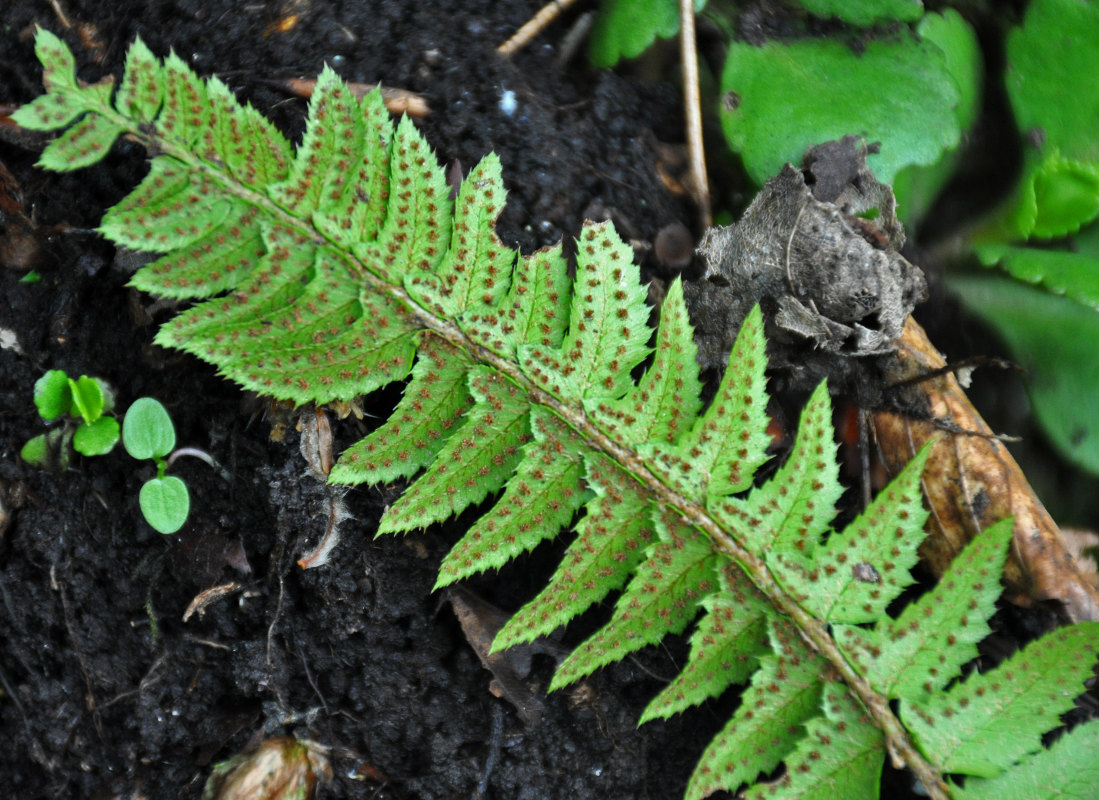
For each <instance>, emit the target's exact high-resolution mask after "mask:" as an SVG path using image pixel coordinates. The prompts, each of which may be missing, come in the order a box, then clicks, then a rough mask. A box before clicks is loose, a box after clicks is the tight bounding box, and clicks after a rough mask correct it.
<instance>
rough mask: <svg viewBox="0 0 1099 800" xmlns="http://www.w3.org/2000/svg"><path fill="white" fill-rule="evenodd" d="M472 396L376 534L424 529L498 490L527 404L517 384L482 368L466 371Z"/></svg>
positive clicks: (521, 438)
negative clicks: (457, 425) (471, 402)
mask: <svg viewBox="0 0 1099 800" xmlns="http://www.w3.org/2000/svg"><path fill="white" fill-rule="evenodd" d="M469 389H470V394H471V395H472V396H473V398H474V400H475V403H476V404H475V405H474V407H473V409H472V410H471V411H470V412H469V414H468V415H466V419H465V422H464V423H463V425H462V427H461V428H459V429H458V430H457V431H455V432H454V435H453V436H451V437H450V439H448V440H447V443H446V445H445V446H444V447H443V450H442V451H441V452H440V453H439V455H438V457H437V458H436V459H435V461H434V463H433V464H432V466H431V467H430V468H429V469H428V470H427V472H425V473H424V474H423V475H422V476H421V477H420V478H419V480H417V481H416V482H415V483H414V484H412V486H411V487H409V489H408V491H406V492H405V493H404V494H403V495H402V496H401V498H400V500H398V501H397V502H396V503H394V504H393V505H392V506H390V507H389V510H388V511H386V513H385V515H384V516H383V517H382V519H381V522H380V523H378V533H379V534H383V533H396V532H400V531H409V530H415V529H416V528H426V527H427V526H428V525H430V524H431V523H433V522H441V521H442V520H444V519H447V518H448V517H451V516H454V515H457V514H460V513H461V512H462V511H464V510H465V509H466V508H467V507H468V506H470V505H473V504H474V503H479V502H481V501H482V500H484V499H485V497H487V496H488V494H489V493H490V492H495V491H497V490H498V489H500V488H501V487H502V486H503V485H504V482H505V481H506V480H507V479H508V476H509V475H511V473H512V472H513V471H514V470H515V467H516V464H517V463H518V461H519V458H520V448H521V447H522V446H523V445H524V444H526V442H527V441H528V440H529V439H530V429H529V424H528V417H529V416H530V406H529V404H528V403H527V402H526V401H525V400H524V399H523V398H522V397H521V396H520V394H519V391H518V387H516V386H515V385H514V384H513V383H511V382H509V381H507V380H506V379H504V378H502V377H501V376H500V375H499V374H498V373H496V372H493V371H491V370H488V369H485V368H483V367H474V368H473V369H472V370H470V378H469Z"/></svg>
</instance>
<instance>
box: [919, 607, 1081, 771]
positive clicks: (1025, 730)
mask: <svg viewBox="0 0 1099 800" xmlns="http://www.w3.org/2000/svg"><path fill="white" fill-rule="evenodd" d="M1097 651H1099V622H1083V623H1079V624H1077V625H1074V626H1072V627H1070V628H1061V629H1060V630H1056V631H1054V632H1053V633H1051V634H1048V635H1047V636H1045V637H1043V638H1041V639H1039V640H1038V641H1035V642H1031V643H1030V644H1028V645H1027V646H1026V647H1024V648H1023V649H1022V650H1021V651H1020V652H1018V653H1016V654H1015V655H1014V656H1012V657H1011V658H1009V659H1008V660H1007V661H1005V662H1004V663H1003V664H1001V665H1000V666H999V667H997V668H996V669H994V670H992V671H991V672H985V673H982V674H976V675H971V676H970V677H969V678H967V679H966V680H965V681H963V682H962V683H959V684H957V685H955V686H953V687H951V688H950V689H949V690H948V691H946V692H942V693H939V694H936V695H932V696H931V697H929V698H927V700H926V701H925V702H904V701H902V705H901V708H902V714H903V716H904V717H905V719H906V720H907V724H908V726H909V729H910V730H911V731H912V732H913V734H914V735H915V737H916V740H917V742H919V744H920V747H921V748H922V749H923V751H924V752H925V753H927V754H928V755H929V756H930V757H932V758H933V759H935V761H936V763H939V764H942V765H943V767H944V769H945V770H946V771H948V772H957V773H962V774H965V775H976V776H978V777H983V778H994V777H996V776H997V775H999V774H1000V773H1001V772H1002V771H1003V770H1005V769H1008V768H1009V767H1011V766H1012V765H1013V764H1014V763H1015V762H1016V761H1018V760H1019V759H1021V758H1023V757H1024V756H1026V755H1028V754H1030V753H1035V752H1037V751H1038V750H1040V749H1041V746H1042V734H1043V733H1044V732H1045V731H1048V730H1050V729H1052V728H1054V727H1056V726H1057V725H1058V723H1059V722H1060V719H1059V717H1060V715H1061V714H1064V713H1065V712H1066V711H1068V710H1069V709H1071V708H1072V705H1073V700H1074V699H1075V698H1076V697H1077V695H1079V693H1080V689H1081V687H1082V686H1083V684H1084V680H1085V679H1086V678H1089V677H1091V674H1092V669H1093V668H1094V666H1095V657H1096V652H1097Z"/></svg>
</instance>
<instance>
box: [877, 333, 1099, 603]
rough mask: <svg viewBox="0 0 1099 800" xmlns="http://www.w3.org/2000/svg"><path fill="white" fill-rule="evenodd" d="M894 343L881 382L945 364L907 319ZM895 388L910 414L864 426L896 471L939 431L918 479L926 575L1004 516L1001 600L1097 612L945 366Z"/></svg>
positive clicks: (1047, 521) (1046, 519)
mask: <svg viewBox="0 0 1099 800" xmlns="http://www.w3.org/2000/svg"><path fill="white" fill-rule="evenodd" d="M896 346H897V352H896V357H895V359H891V360H890V361H891V362H892V363H889V362H887V365H886V381H887V383H890V384H898V383H903V382H905V381H913V379H918V378H919V377H920V376H922V375H926V374H928V373H932V372H934V371H935V370H940V369H942V368H944V367H945V366H946V362H945V360H944V359H943V357H942V355H941V354H940V353H939V352H938V351H937V350H936V349H935V348H934V346H932V344H931V342H929V341H928V339H927V335H926V334H925V333H924V331H923V328H921V327H920V326H919V325H918V324H917V323H916V322H915V321H914V320H912V319H911V318H910V319H909V320H908V321H907V322H906V323H905V326H904V333H903V334H902V336H901V337H900V338H899V339H898V340H897V342H896ZM903 395H904V398H903V399H904V405H905V406H906V407H909V408H911V409H912V412H911V413H895V412H887V411H881V412H878V413H876V414H874V415H873V428H874V434H875V436H876V438H877V442H878V448H879V453H880V457H881V459H882V461H883V463H884V464H885V465H886V468H887V469H888V470H889V471H890V472H891V473H896V472H897V471H899V470H900V469H901V468H902V467H903V466H904V465H905V464H906V463H907V462H908V460H909V459H910V458H911V457H912V456H913V455H915V454H916V452H917V451H918V450H919V449H920V447H921V446H922V445H923V444H924V443H925V442H927V441H929V440H931V439H934V438H938V439H939V443H938V444H936V445H935V449H934V451H933V452H932V455H931V460H930V461H929V462H928V466H927V469H926V470H925V471H924V477H923V490H924V495H925V497H926V498H927V502H928V506H929V508H930V509H931V520H930V523H929V524H930V525H931V528H932V530H931V534H930V535H929V536H928V538H927V539H926V540H925V542H924V545H923V547H922V549H921V554H922V555H923V557H924V558H925V559H926V560H927V562H928V564H929V565H930V566H931V568H932V569H933V570H934V571H935V573H936V574H942V571H943V570H944V569H946V566H947V565H948V564H949V563H950V562H951V560H953V558H954V556H955V555H957V554H958V552H959V551H960V550H961V549H962V547H963V546H965V544H966V543H967V542H968V541H970V540H971V539H972V538H973V537H974V536H976V535H977V534H978V533H979V532H980V531H982V530H984V529H985V528H987V527H988V526H989V525H991V524H992V523H994V522H996V521H997V520H1000V519H1003V518H1005V517H1008V516H1013V517H1014V518H1015V537H1014V542H1013V545H1012V550H1011V557H1010V558H1009V560H1008V563H1007V566H1006V568H1005V570H1004V583H1005V584H1006V586H1007V590H1008V596H1009V599H1011V600H1012V601H1013V602H1015V603H1019V604H1022V605H1029V604H1030V603H1031V602H1033V601H1035V600H1057V601H1060V602H1061V603H1062V604H1063V605H1064V609H1065V613H1066V614H1067V615H1068V617H1069V618H1070V619H1072V620H1074V621H1080V620H1096V619H1099V591H1097V590H1096V586H1095V584H1094V583H1093V582H1092V581H1090V580H1088V579H1087V578H1086V577H1084V575H1083V574H1082V573H1081V571H1080V569H1079V567H1078V566H1077V563H1076V560H1075V559H1074V558H1073V557H1072V555H1071V554H1070V552H1069V551H1068V549H1067V548H1066V545H1065V539H1064V537H1062V535H1061V531H1060V529H1059V528H1058V527H1057V523H1056V522H1054V521H1053V518H1052V517H1051V516H1050V515H1049V512H1048V511H1046V509H1045V507H1044V506H1043V505H1042V503H1041V501H1040V500H1039V499H1038V497H1037V496H1036V495H1035V494H1034V490H1033V489H1032V488H1031V486H1030V484H1029V483H1028V482H1027V480H1026V477H1025V476H1024V475H1023V472H1022V470H1021V469H1020V467H1019V465H1018V464H1017V463H1016V462H1015V459H1014V458H1012V456H1011V454H1010V453H1009V452H1008V451H1007V448H1006V447H1005V446H1004V444H1003V442H1001V441H999V440H997V439H996V437H995V436H994V435H993V432H992V430H991V429H990V428H989V427H988V425H987V424H986V423H985V421H984V420H983V419H981V416H980V414H978V413H977V410H976V409H975V408H974V407H973V405H972V404H971V403H970V402H969V399H968V398H967V397H966V395H965V392H964V391H963V390H962V387H961V385H959V383H958V380H957V378H955V377H954V375H953V374H952V373H949V372H947V373H944V374H940V375H938V376H936V377H933V378H929V379H927V380H924V381H917V382H913V383H910V384H907V385H906V386H905V387H904V390H903ZM921 406H922V408H923V411H920V410H919V409H920V408H921ZM921 417H922V418H921Z"/></svg>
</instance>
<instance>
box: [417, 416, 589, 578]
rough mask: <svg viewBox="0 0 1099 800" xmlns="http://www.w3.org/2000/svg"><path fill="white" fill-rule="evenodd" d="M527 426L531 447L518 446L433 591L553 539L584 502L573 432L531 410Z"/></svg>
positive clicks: (577, 444)
mask: <svg viewBox="0 0 1099 800" xmlns="http://www.w3.org/2000/svg"><path fill="white" fill-rule="evenodd" d="M530 424H531V428H532V432H533V434H534V441H533V442H530V443H528V444H526V445H524V448H523V454H522V460H521V461H520V462H519V466H518V468H516V470H515V474H514V475H512V476H511V478H510V479H509V480H508V482H507V486H506V487H505V488H504V494H503V496H502V497H501V498H500V500H499V501H497V503H496V505H494V506H493V507H492V508H491V509H490V510H489V511H488V512H487V513H486V514H485V515H484V516H483V517H481V518H480V519H479V520H477V522H476V523H475V524H474V525H473V527H472V528H470V529H469V531H468V532H467V533H466V535H465V536H463V537H462V539H461V541H459V542H458V544H456V545H454V548H453V549H452V550H451V551H450V553H449V554H448V555H447V557H446V559H445V560H444V561H443V563H442V565H441V566H440V567H439V580H438V582H437V583H436V585H435V586H436V588H438V587H440V586H444V585H446V584H449V583H453V582H454V581H456V580H459V579H461V578H468V577H469V576H470V575H473V574H475V573H477V572H482V571H484V570H486V569H492V568H497V567H502V566H503V565H504V564H506V563H507V562H508V561H510V560H511V559H513V558H515V557H516V556H518V555H520V554H521V553H524V552H526V551H528V550H533V549H534V547H535V546H536V545H538V544H539V543H540V542H542V541H543V540H545V539H552V538H553V537H554V536H556V535H557V533H558V532H559V531H560V530H561V529H562V528H563V527H565V526H566V525H567V524H568V522H569V520H570V519H572V516H573V514H575V513H576V511H577V510H578V509H579V508H580V507H581V506H582V505H583V504H584V503H585V502H586V501H587V500H588V492H586V491H583V490H582V489H581V488H580V487H581V486H582V485H583V481H582V480H581V475H582V473H583V470H584V465H583V461H582V459H581V457H580V452H581V450H582V448H583V445H582V443H581V441H580V439H579V438H578V437H577V436H576V432H575V431H573V430H572V429H571V428H569V427H568V426H567V425H565V424H564V423H563V422H561V420H560V419H558V418H557V417H556V416H554V415H553V414H552V413H550V412H549V411H547V410H546V409H544V408H541V407H537V406H536V407H534V408H533V409H531V418H530Z"/></svg>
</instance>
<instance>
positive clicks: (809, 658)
mask: <svg viewBox="0 0 1099 800" xmlns="http://www.w3.org/2000/svg"><path fill="white" fill-rule="evenodd" d="M769 637H770V642H771V651H772V652H771V653H769V654H768V655H765V656H763V657H762V658H761V659H760V663H759V669H758V670H757V671H756V672H755V673H754V674H753V675H752V680H751V683H749V685H748V687H747V688H746V689H745V690H744V696H743V698H742V699H741V703H740V706H739V707H738V708H737V710H736V711H735V712H734V713H733V716H732V718H731V719H730V720H729V723H728V724H727V725H726V726H725V729H724V730H723V731H722V732H721V733H719V734H718V735H717V736H716V737H715V738H714V740H713V742H711V743H710V746H709V747H708V748H706V752H705V753H703V754H702V759H701V760H700V761H699V763H698V767H697V768H696V769H695V773H694V775H692V776H691V782H690V784H689V785H688V786H687V800H701V798H703V797H706V796H708V795H710V794H712V793H713V792H715V791H717V790H719V789H727V790H730V791H735V790H736V788H737V787H739V786H742V785H743V784H746V783H747V784H751V783H753V782H754V781H755V780H756V778H757V777H758V776H759V775H760V774H762V773H767V772H770V771H771V770H772V769H774V768H775V767H776V766H777V765H778V764H779V763H780V762H781V761H782V760H783V759H784V758H786V756H787V755H788V754H789V753H790V751H791V750H792V749H793V746H794V741H796V740H794V739H792V738H791V737H790V736H789V733H790V732H791V731H799V729H800V727H801V726H802V725H804V724H805V723H806V722H807V721H809V720H810V719H812V718H813V717H814V716H815V715H816V714H817V712H818V710H819V707H820V697H821V689H822V686H821V682H820V678H819V673H820V669H821V667H822V666H823V663H822V661H821V660H820V658H819V657H818V656H816V655H815V654H814V653H812V651H810V650H808V649H807V648H806V647H805V645H804V644H802V642H801V641H800V640H799V639H798V636H797V632H796V631H794V630H792V629H791V627H790V626H789V623H786V622H783V621H780V620H775V619H772V620H771V623H770V630H769ZM776 731H783V732H785V735H784V736H782V737H781V739H780V742H781V744H780V745H779V747H774V746H772V742H771V739H772V738H773V737H774V734H775V732H776Z"/></svg>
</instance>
